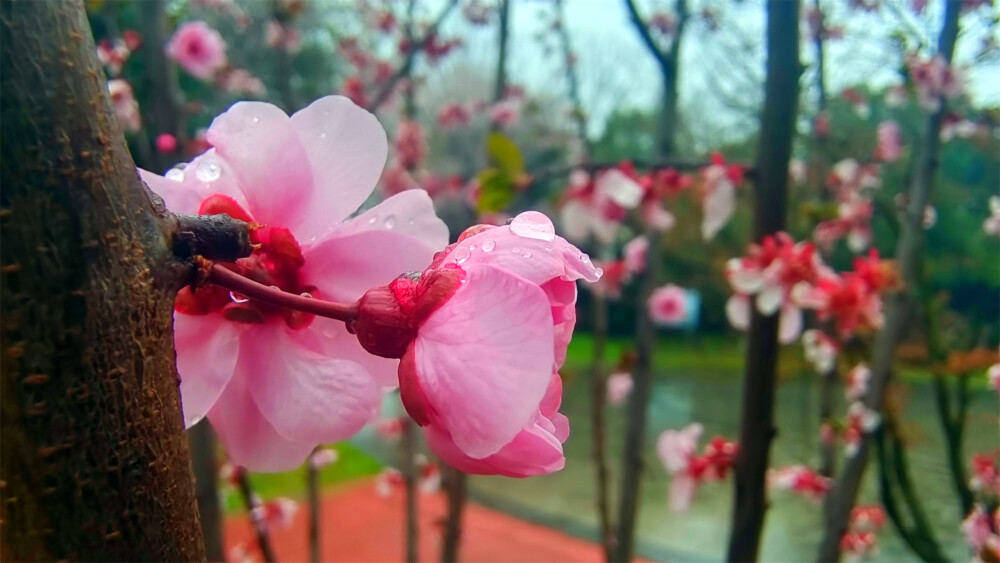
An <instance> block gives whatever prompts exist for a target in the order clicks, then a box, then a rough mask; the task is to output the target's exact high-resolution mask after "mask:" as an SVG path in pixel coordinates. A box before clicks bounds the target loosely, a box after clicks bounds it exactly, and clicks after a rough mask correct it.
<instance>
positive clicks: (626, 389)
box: [607, 372, 635, 405]
mask: <svg viewBox="0 0 1000 563" xmlns="http://www.w3.org/2000/svg"><path fill="white" fill-rule="evenodd" d="M633 387H635V384H634V383H633V381H632V374H631V373H627V372H618V373H612V374H611V375H610V376H609V377H608V385H607V396H608V403H609V404H612V405H620V404H622V403H624V402H625V399H626V398H628V396H629V395H631V394H632V388H633Z"/></svg>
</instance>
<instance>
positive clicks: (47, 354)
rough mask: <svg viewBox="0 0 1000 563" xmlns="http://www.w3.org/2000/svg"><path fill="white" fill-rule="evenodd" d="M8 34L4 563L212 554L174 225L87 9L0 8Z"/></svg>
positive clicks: (62, 5) (2, 89) (2, 222)
mask: <svg viewBox="0 0 1000 563" xmlns="http://www.w3.org/2000/svg"><path fill="white" fill-rule="evenodd" d="M0 25H2V43H0V44H2V49H0V63H2V64H0V66H2V67H3V74H2V77H0V96H2V98H3V106H2V121H3V128H2V130H0V139H2V148H0V155H2V161H0V169H2V177H3V184H4V186H3V192H2V194H0V208H2V210H0V233H2V238H3V246H2V250H0V262H2V265H3V266H2V275H3V286H2V301H0V311H2V318H3V322H2V325H3V330H2V332H0V340H2V344H0V348H2V356H0V358H2V360H0V361H2V376H0V388H2V391H0V395H2V408H0V418H2V431H0V432H2V441H0V442H2V449H0V451H2V456H0V457H2V463H0V473H2V481H3V482H2V494H3V497H4V498H3V502H2V503H0V518H2V520H3V526H2V537H3V541H2V549H0V558H2V559H4V560H7V561H11V560H19V561H30V560H41V559H45V560H49V559H74V560H89V561H97V560H130V561H139V560H159V561H197V560H204V558H205V551H204V546H203V545H202V536H201V529H200V526H199V521H198V512H197V504H196V501H195V492H194V486H193V478H192V474H191V465H190V461H189V458H188V445H187V440H186V438H185V436H184V428H183V423H182V420H181V411H180V399H179V396H178V379H177V372H176V369H175V365H174V358H175V354H174V349H173V339H172V338H171V334H172V320H171V319H172V313H173V302H174V296H175V294H176V291H177V289H178V288H179V287H180V286H181V283H182V277H183V275H184V273H185V272H184V271H183V270H182V269H181V268H180V264H178V263H176V262H174V260H173V256H172V254H171V247H170V243H171V239H170V237H169V236H168V233H169V232H170V230H171V226H170V223H171V216H170V215H169V214H168V213H166V211H165V209H164V207H163V202H162V200H160V199H159V198H156V197H155V196H153V197H151V195H150V193H149V192H148V191H147V190H146V189H145V188H144V186H143V184H142V183H141V182H140V180H139V177H138V175H137V174H136V171H135V166H134V164H133V162H132V159H131V157H130V156H129V154H128V151H127V149H126V147H125V142H124V139H123V138H122V133H121V130H120V128H119V126H118V125H117V122H116V120H115V118H114V115H113V113H112V112H111V106H110V102H109V99H108V94H107V88H106V85H105V81H104V78H103V74H102V72H101V69H100V66H99V65H98V63H97V60H96V58H95V56H94V53H95V49H94V43H93V38H92V37H91V34H90V29H89V28H88V27H87V20H86V16H85V14H84V9H83V4H82V2H80V1H74V2H3V3H2V5H0Z"/></svg>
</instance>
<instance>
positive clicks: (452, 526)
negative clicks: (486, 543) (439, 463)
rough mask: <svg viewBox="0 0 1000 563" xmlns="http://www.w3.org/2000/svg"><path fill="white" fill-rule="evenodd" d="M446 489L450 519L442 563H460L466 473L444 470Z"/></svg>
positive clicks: (446, 528) (443, 546)
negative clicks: (457, 562) (459, 552)
mask: <svg viewBox="0 0 1000 563" xmlns="http://www.w3.org/2000/svg"><path fill="white" fill-rule="evenodd" d="M444 478H445V488H446V492H447V493H448V518H447V520H445V525H444V538H443V540H442V543H441V561H442V563H455V562H456V561H458V551H459V547H461V545H462V513H463V512H464V510H463V509H464V508H465V497H466V490H467V487H468V482H467V481H468V479H467V476H466V475H465V473H462V472H461V471H459V470H457V469H455V468H453V467H447V466H446V467H445V469H444Z"/></svg>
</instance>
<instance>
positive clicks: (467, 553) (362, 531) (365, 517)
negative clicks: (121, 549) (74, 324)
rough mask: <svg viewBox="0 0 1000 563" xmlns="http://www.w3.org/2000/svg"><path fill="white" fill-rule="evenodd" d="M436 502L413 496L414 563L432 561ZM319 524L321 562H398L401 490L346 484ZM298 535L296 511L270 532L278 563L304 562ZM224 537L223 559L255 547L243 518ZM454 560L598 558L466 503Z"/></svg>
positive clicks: (583, 544) (437, 498) (573, 541)
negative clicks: (416, 512)
mask: <svg viewBox="0 0 1000 563" xmlns="http://www.w3.org/2000/svg"><path fill="white" fill-rule="evenodd" d="M444 501H445V498H444V494H443V493H437V494H432V495H426V494H425V495H421V496H420V560H421V561H440V549H441V536H442V534H441V531H442V525H441V523H442V521H443V517H444V514H445V504H444ZM322 518H323V521H322V522H321V526H322V529H323V546H322V550H323V551H322V554H323V560H324V561H337V562H361V561H376V562H382V561H402V560H403V552H404V535H403V534H404V530H403V494H402V490H396V491H395V492H394V493H393V495H392V496H391V497H388V498H384V497H380V496H378V495H377V494H376V493H375V485H374V482H373V481H371V480H365V481H361V482H358V483H352V484H350V485H347V486H345V487H341V488H338V489H335V490H334V491H330V492H327V493H326V496H325V497H324V498H323V512H322ZM306 530H307V510H306V507H305V505H304V504H301V505H300V509H299V511H298V512H297V513H296V515H295V521H294V523H293V524H292V526H291V527H290V528H288V529H287V530H281V531H276V532H274V533H272V541H273V543H274V550H275V552H276V555H277V558H278V560H279V561H280V562H282V563H288V562H298V561H308V557H309V545H308V540H307V531H306ZM225 534H226V545H227V552H228V548H230V547H232V546H234V545H238V544H244V545H250V546H255V545H256V544H255V541H254V535H253V532H252V529H251V527H250V523H249V520H248V518H247V517H246V516H238V517H232V518H229V519H227V521H226V528H225ZM460 558H461V560H462V561H463V562H473V561H497V562H505V563H514V562H528V561H544V562H564V561H573V562H576V561H594V562H597V561H600V560H601V552H600V549H599V547H598V546H597V544H594V543H591V542H589V541H586V540H581V539H579V538H576V537H573V536H569V535H567V534H564V533H562V532H560V531H558V530H554V529H552V528H546V527H544V526H539V525H536V524H532V523H529V522H526V521H524V520H519V519H517V518H515V517H513V516H510V515H508V514H504V513H502V512H497V511H495V510H491V509H489V508H485V507H483V506H480V505H477V504H474V503H470V504H469V505H468V506H467V507H466V511H465V531H464V538H463V545H462V549H461V552H460ZM256 559H257V560H259V557H257V558H256Z"/></svg>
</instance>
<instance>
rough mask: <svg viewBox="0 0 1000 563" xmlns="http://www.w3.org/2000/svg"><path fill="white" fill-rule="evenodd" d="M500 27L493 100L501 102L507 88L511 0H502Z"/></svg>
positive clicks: (499, 8)
mask: <svg viewBox="0 0 1000 563" xmlns="http://www.w3.org/2000/svg"><path fill="white" fill-rule="evenodd" d="M498 10H499V11H500V27H499V29H498V30H497V33H498V36H497V44H498V45H497V51H498V56H497V71H496V80H494V81H493V101H494V102H499V101H500V100H502V99H503V97H504V90H506V89H507V41H508V39H509V37H510V0H500V6H499V7H498Z"/></svg>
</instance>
